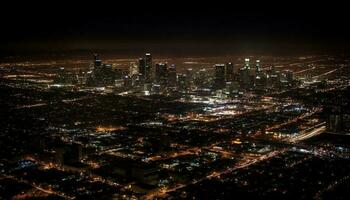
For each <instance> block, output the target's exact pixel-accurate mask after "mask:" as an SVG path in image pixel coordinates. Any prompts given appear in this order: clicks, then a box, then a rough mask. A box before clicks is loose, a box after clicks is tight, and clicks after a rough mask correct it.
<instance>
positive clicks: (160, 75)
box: [155, 63, 168, 86]
mask: <svg viewBox="0 0 350 200" xmlns="http://www.w3.org/2000/svg"><path fill="white" fill-rule="evenodd" d="M167 75H168V69H167V63H157V64H156V74H155V81H156V83H158V84H160V85H161V86H165V85H166V84H167Z"/></svg>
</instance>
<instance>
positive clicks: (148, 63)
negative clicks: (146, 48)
mask: <svg viewBox="0 0 350 200" xmlns="http://www.w3.org/2000/svg"><path fill="white" fill-rule="evenodd" d="M152 66H153V64H152V55H151V54H150V53H146V55H145V79H146V82H152V78H153V71H152Z"/></svg>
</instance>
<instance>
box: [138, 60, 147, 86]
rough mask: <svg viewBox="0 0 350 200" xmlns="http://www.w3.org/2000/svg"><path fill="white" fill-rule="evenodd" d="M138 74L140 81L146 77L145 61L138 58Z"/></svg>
mask: <svg viewBox="0 0 350 200" xmlns="http://www.w3.org/2000/svg"><path fill="white" fill-rule="evenodd" d="M139 74H140V80H141V81H143V80H144V79H145V76H146V60H145V59H144V58H139Z"/></svg>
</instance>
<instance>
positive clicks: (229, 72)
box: [226, 62, 234, 82]
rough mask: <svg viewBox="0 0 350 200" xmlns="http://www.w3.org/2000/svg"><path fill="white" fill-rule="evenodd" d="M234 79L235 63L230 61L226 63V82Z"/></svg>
mask: <svg viewBox="0 0 350 200" xmlns="http://www.w3.org/2000/svg"><path fill="white" fill-rule="evenodd" d="M233 80H234V68H233V63H231V62H229V63H227V64H226V82H230V81H233Z"/></svg>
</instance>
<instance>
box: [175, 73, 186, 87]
mask: <svg viewBox="0 0 350 200" xmlns="http://www.w3.org/2000/svg"><path fill="white" fill-rule="evenodd" d="M177 85H178V88H179V89H180V90H187V89H188V85H187V76H186V74H178V75H177Z"/></svg>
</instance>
